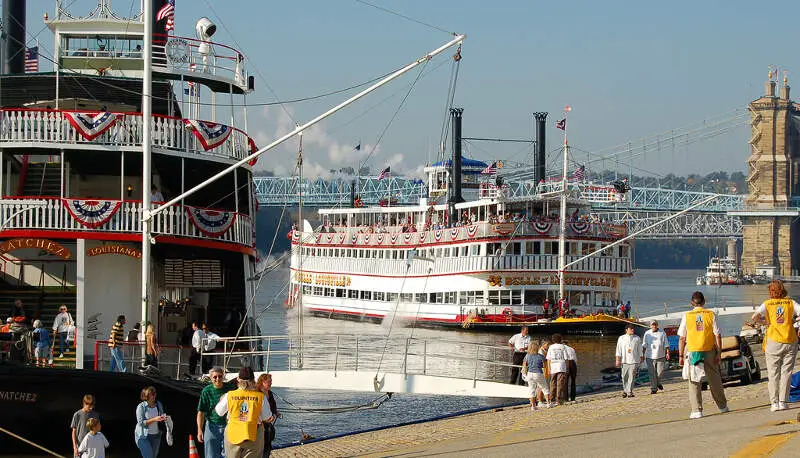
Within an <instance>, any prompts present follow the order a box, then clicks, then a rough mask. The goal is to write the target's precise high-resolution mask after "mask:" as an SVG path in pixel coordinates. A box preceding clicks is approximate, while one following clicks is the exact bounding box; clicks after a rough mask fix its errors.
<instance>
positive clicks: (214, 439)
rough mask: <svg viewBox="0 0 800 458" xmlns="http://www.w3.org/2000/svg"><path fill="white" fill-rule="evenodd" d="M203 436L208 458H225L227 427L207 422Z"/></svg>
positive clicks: (204, 449)
mask: <svg viewBox="0 0 800 458" xmlns="http://www.w3.org/2000/svg"><path fill="white" fill-rule="evenodd" d="M203 436H204V437H203V451H204V452H205V457H206V458H220V457H224V456H225V447H224V445H225V426H223V425H215V424H213V423H210V422H208V421H207V422H206V427H205V431H204V432H203Z"/></svg>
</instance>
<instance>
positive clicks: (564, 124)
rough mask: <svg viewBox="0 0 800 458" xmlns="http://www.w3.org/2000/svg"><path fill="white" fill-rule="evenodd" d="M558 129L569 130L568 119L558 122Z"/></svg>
mask: <svg viewBox="0 0 800 458" xmlns="http://www.w3.org/2000/svg"><path fill="white" fill-rule="evenodd" d="M556 129H561V130H567V118H564V119H562V120H561V121H556Z"/></svg>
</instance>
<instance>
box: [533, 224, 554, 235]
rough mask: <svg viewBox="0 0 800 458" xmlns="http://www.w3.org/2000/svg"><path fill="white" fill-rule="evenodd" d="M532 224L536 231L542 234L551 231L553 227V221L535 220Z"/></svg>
mask: <svg viewBox="0 0 800 458" xmlns="http://www.w3.org/2000/svg"><path fill="white" fill-rule="evenodd" d="M531 225H532V226H533V230H534V231H536V232H538V233H539V234H542V235H544V234H547V233H548V232H550V229H551V228H552V227H553V223H551V222H546V221H534V222H532V223H531Z"/></svg>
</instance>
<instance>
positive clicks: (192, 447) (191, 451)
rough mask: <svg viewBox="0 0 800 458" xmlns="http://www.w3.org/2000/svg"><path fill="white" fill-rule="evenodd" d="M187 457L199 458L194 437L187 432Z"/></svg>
mask: <svg viewBox="0 0 800 458" xmlns="http://www.w3.org/2000/svg"><path fill="white" fill-rule="evenodd" d="M189 458H200V455H199V454H198V453H197V446H196V445H195V444H194V438H193V437H192V435H191V434H189Z"/></svg>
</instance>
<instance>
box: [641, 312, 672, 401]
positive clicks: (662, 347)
mask: <svg viewBox="0 0 800 458" xmlns="http://www.w3.org/2000/svg"><path fill="white" fill-rule="evenodd" d="M642 349H643V350H644V357H645V360H646V361H647V375H648V376H649V377H650V394H656V393H658V390H663V389H664V385H662V384H661V377H662V376H663V374H664V367H665V366H666V365H667V361H668V360H669V343H668V342H667V334H666V333H665V332H664V331H662V330H661V329H659V328H658V321H656V320H652V321H651V322H650V329H648V330H647V331H646V332H645V333H644V338H643V339H642Z"/></svg>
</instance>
